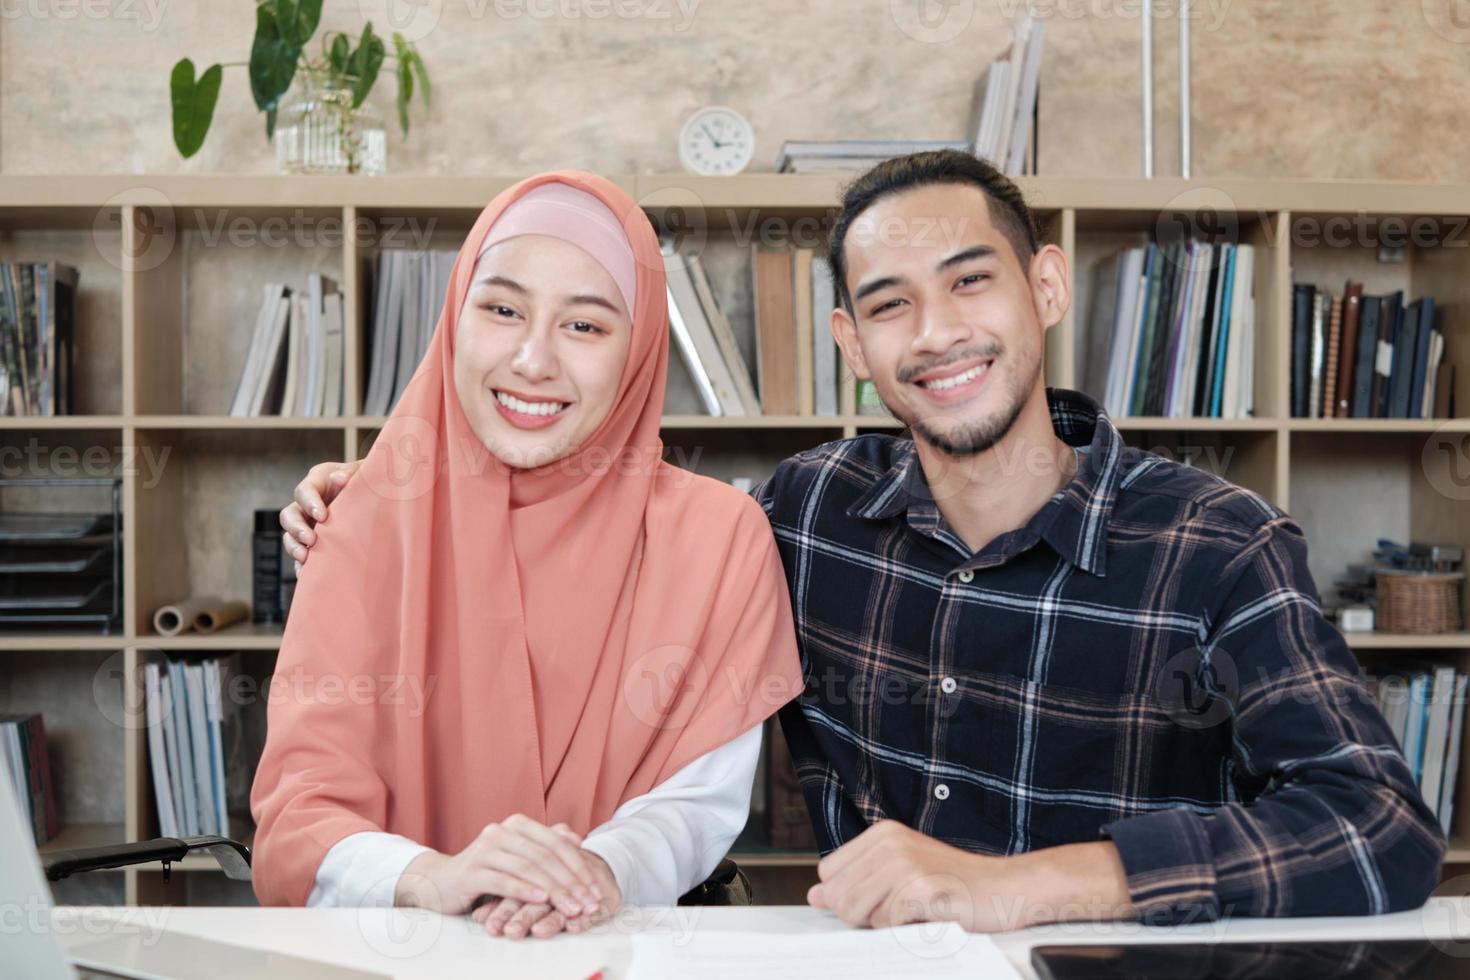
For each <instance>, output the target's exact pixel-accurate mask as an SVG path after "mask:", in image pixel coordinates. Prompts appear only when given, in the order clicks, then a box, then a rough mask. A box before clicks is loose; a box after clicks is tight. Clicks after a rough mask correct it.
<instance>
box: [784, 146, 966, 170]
mask: <svg viewBox="0 0 1470 980" xmlns="http://www.w3.org/2000/svg"><path fill="white" fill-rule="evenodd" d="M968 149H970V143H969V141H967V140H952V139H945V140H861V139H859V140H824V141H819V140H787V141H786V142H784V143H782V144H781V152H780V154H779V155H778V157H777V159H776V172H777V173H791V172H800V171H801V170H803V169H809V168H810V165H811V164H812V163H813V162H817V161H830V162H834V163H836V164H837V166H835V167H834V168H833V169H843V170H857V169H862V167H863V166H864V165H870V164H871V163H872V162H881V161H883V160H891V159H893V158H894V157H900V156H906V155H908V154H910V153H922V152H924V151H927V150H968ZM844 164H845V166H844ZM803 165H806V166H803Z"/></svg>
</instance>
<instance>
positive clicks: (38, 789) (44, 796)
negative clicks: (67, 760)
mask: <svg viewBox="0 0 1470 980" xmlns="http://www.w3.org/2000/svg"><path fill="white" fill-rule="evenodd" d="M0 753H3V757H4V759H5V774H6V775H7V776H8V777H9V778H10V785H11V789H12V790H13V791H14V793H15V798H16V800H18V801H19V802H20V805H21V809H22V810H24V811H25V812H26V814H28V815H29V816H30V819H31V833H32V834H34V835H35V838H36V844H37V846H39V845H41V844H44V843H46V842H47V841H48V840H50V839H51V838H53V837H55V836H56V835H57V834H58V833H60V832H61V819H60V817H59V816H58V815H57V811H56V788H55V786H54V785H53V784H52V782H51V758H50V753H49V752H48V751H47V750H46V726H45V725H44V724H42V722H41V716H40V715H38V714H34V713H33V714H28V715H24V714H12V715H0Z"/></svg>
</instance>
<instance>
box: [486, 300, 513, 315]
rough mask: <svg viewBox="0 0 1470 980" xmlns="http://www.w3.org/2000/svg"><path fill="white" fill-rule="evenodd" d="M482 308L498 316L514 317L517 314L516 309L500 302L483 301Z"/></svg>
mask: <svg viewBox="0 0 1470 980" xmlns="http://www.w3.org/2000/svg"><path fill="white" fill-rule="evenodd" d="M480 309H482V310H484V311H486V312H487V313H494V314H495V315H496V316H503V317H513V316H515V315H516V311H515V310H513V309H511V308H510V307H509V306H503V305H501V304H500V303H483V304H481V306H480Z"/></svg>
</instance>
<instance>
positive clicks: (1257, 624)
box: [1102, 515, 1445, 924]
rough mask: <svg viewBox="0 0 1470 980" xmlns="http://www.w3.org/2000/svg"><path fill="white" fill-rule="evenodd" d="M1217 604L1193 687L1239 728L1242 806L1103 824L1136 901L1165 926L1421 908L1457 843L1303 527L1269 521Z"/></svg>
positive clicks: (1233, 569)
mask: <svg viewBox="0 0 1470 980" xmlns="http://www.w3.org/2000/svg"><path fill="white" fill-rule="evenodd" d="M1220 594H1222V595H1223V596H1224V599H1223V603H1222V605H1221V607H1220V609H1219V612H1218V613H1217V614H1216V615H1214V616H1213V617H1212V619H1213V626H1212V627H1210V628H1209V630H1208V635H1207V636H1206V638H1205V639H1204V642H1203V643H1202V644H1201V647H1200V650H1199V669H1198V670H1196V671H1195V677H1194V684H1195V685H1196V688H1197V690H1199V691H1200V692H1203V693H1205V695H1206V696H1205V697H1201V698H1199V700H1200V701H1201V702H1202V703H1205V704H1207V705H1208V707H1207V708H1206V710H1205V711H1204V712H1203V713H1201V714H1200V723H1207V722H1209V721H1211V720H1213V722H1214V723H1219V724H1226V725H1230V726H1231V736H1232V739H1231V740H1232V746H1233V748H1232V753H1231V756H1232V763H1233V768H1234V773H1235V775H1234V780H1233V781H1234V784H1235V787H1236V790H1237V795H1238V796H1239V797H1240V798H1239V800H1238V801H1237V802H1233V803H1230V804H1228V805H1226V806H1224V807H1221V808H1219V809H1217V810H1214V811H1211V812H1207V813H1201V812H1197V811H1193V810H1189V809H1185V808H1172V809H1167V810H1161V811H1157V812H1153V813H1148V814H1144V815H1141V816H1137V817H1130V818H1125V819H1123V820H1119V821H1116V822H1114V823H1110V824H1107V825H1106V826H1104V827H1103V828H1102V831H1103V833H1104V834H1105V835H1107V836H1109V837H1111V838H1112V840H1113V842H1114V843H1115V844H1116V845H1117V847H1118V851H1119V854H1120V855H1121V857H1122V862H1123V866H1124V870H1125V872H1126V874H1127V878H1128V890H1129V893H1130V897H1131V899H1132V902H1133V904H1134V905H1135V906H1136V907H1137V908H1138V910H1139V912H1140V914H1141V915H1142V916H1144V917H1145V918H1146V919H1147V920H1148V921H1150V922H1158V923H1161V924H1165V923H1169V922H1180V921H1189V920H1191V919H1195V920H1198V919H1205V920H1208V919H1214V918H1218V917H1221V916H1229V915H1242V916H1295V915H1373V914H1379V913H1384V912H1396V911H1401V910H1404V909H1410V908H1417V907H1418V906H1420V905H1422V904H1423V903H1424V901H1425V899H1426V898H1427V897H1428V896H1429V894H1430V893H1431V891H1432V890H1433V889H1434V887H1435V885H1436V884H1437V882H1438V876H1439V865H1440V859H1441V857H1442V856H1443V854H1444V849H1445V839H1444V834H1443V832H1442V831H1441V829H1440V826H1439V822H1438V821H1437V820H1436V819H1435V817H1434V814H1433V813H1432V811H1431V810H1430V809H1429V808H1428V807H1427V806H1426V805H1425V803H1424V800H1423V798H1422V797H1421V796H1420V793H1419V790H1418V787H1417V786H1416V785H1415V782H1414V778H1413V776H1412V775H1411V773H1410V771H1409V768H1408V765H1407V764H1406V763H1405V761H1404V757H1403V754H1402V752H1401V751H1400V749H1399V747H1398V745H1397V743H1396V741H1395V739H1394V736H1393V734H1392V732H1391V730H1390V729H1389V727H1388V725H1387V723H1386V722H1385V721H1384V719H1383V716H1382V714H1381V713H1380V712H1379V710H1378V707H1377V705H1376V704H1375V703H1374V699H1373V697H1372V695H1371V693H1370V692H1369V691H1368V689H1367V686H1366V684H1365V683H1364V680H1363V676H1362V673H1361V671H1360V669H1359V667H1358V663H1357V661H1356V659H1355V658H1354V657H1353V654H1352V651H1351V650H1349V649H1348V646H1347V643H1346V641H1345V640H1344V639H1343V637H1342V634H1341V633H1339V632H1338V631H1337V629H1336V627H1334V626H1333V625H1332V624H1331V623H1330V622H1329V621H1328V620H1327V619H1326V618H1325V617H1324V616H1323V614H1322V611H1321V609H1320V607H1319V605H1318V601H1317V598H1316V597H1317V594H1318V593H1317V589H1316V586H1315V584H1314V583H1313V581H1312V577H1311V573H1310V572H1309V571H1308V570H1307V546H1306V540H1305V537H1304V536H1303V534H1302V531H1301V528H1300V527H1299V526H1298V525H1297V524H1296V523H1295V522H1294V521H1292V519H1291V518H1290V517H1288V516H1285V515H1280V516H1278V517H1276V518H1274V519H1272V520H1270V521H1267V522H1265V523H1264V524H1263V525H1262V526H1261V527H1260V528H1258V529H1257V531H1256V532H1255V533H1254V534H1253V535H1252V537H1251V540H1250V541H1249V542H1248V544H1247V545H1246V547H1245V548H1243V549H1242V550H1241V551H1240V552H1239V553H1238V554H1237V555H1235V556H1233V557H1232V558H1231V560H1230V563H1229V564H1228V565H1227V566H1226V568H1225V571H1224V573H1223V574H1222V582H1221V590H1220ZM1216 708H1218V709H1219V715H1218V717H1217V718H1214V719H1212V718H1211V713H1212V712H1213V711H1214V709H1216Z"/></svg>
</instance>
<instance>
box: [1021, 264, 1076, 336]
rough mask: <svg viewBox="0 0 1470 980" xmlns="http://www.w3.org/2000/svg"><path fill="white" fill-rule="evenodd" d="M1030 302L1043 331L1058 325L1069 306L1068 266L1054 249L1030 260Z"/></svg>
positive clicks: (1069, 266) (1070, 295)
mask: <svg viewBox="0 0 1470 980" xmlns="http://www.w3.org/2000/svg"><path fill="white" fill-rule="evenodd" d="M1031 298H1032V302H1033V303H1035V304H1036V316H1037V319H1039V320H1040V321H1041V327H1042V329H1043V330H1050V329H1051V328H1052V327H1054V326H1056V325H1057V324H1058V323H1061V322H1062V317H1064V316H1066V314H1067V309H1068V308H1069V307H1071V305H1072V264H1071V262H1070V261H1068V259H1067V253H1066V252H1063V251H1062V250H1061V249H1060V248H1058V247H1057V246H1055V245H1045V246H1043V247H1042V248H1041V250H1040V251H1038V252H1037V253H1036V254H1035V255H1033V256H1032V257H1031Z"/></svg>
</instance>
